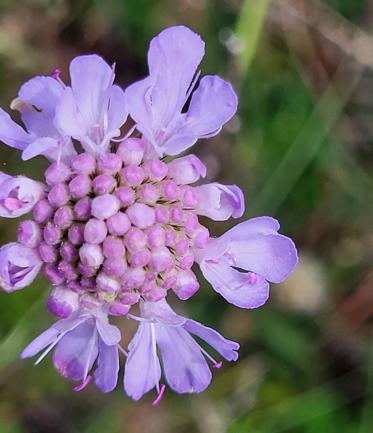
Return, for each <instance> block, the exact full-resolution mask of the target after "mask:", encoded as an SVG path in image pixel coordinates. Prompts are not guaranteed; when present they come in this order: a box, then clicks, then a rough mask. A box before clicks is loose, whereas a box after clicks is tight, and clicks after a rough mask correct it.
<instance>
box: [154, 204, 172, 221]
mask: <svg viewBox="0 0 373 433" xmlns="http://www.w3.org/2000/svg"><path fill="white" fill-rule="evenodd" d="M155 219H156V221H157V223H160V224H167V223H168V222H169V220H170V212H169V209H168V208H167V207H166V206H163V205H160V206H157V207H156V208H155Z"/></svg>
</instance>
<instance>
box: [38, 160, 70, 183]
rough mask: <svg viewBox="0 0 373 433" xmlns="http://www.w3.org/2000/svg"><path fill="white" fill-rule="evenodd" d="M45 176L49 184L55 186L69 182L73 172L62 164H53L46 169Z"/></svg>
mask: <svg viewBox="0 0 373 433" xmlns="http://www.w3.org/2000/svg"><path fill="white" fill-rule="evenodd" d="M44 175H45V180H46V182H47V184H48V185H50V186H53V185H57V184H58V183H63V182H65V181H66V180H68V179H69V177H70V175H71V171H70V169H69V167H67V166H66V165H65V164H63V163H62V162H52V164H51V165H50V166H49V167H48V168H47V169H46V171H45V174H44Z"/></svg>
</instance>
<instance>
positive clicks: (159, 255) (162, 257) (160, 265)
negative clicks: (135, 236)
mask: <svg viewBox="0 0 373 433" xmlns="http://www.w3.org/2000/svg"><path fill="white" fill-rule="evenodd" d="M173 264H174V260H173V258H172V254H171V253H170V251H169V249H168V248H166V247H159V248H155V249H154V250H153V251H152V257H151V259H150V263H149V267H150V269H151V270H152V271H155V272H164V271H166V270H168V269H170V268H171V267H172V266H173Z"/></svg>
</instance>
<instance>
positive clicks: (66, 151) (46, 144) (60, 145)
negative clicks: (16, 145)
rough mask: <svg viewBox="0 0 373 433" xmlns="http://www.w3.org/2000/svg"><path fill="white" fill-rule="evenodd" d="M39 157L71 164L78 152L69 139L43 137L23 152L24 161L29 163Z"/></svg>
mask: <svg viewBox="0 0 373 433" xmlns="http://www.w3.org/2000/svg"><path fill="white" fill-rule="evenodd" d="M38 155H43V156H45V157H46V158H47V159H49V161H66V162H69V161H70V160H71V159H72V158H73V157H74V156H75V155H76V150H75V148H74V145H73V143H72V141H71V140H70V138H69V137H64V138H60V139H59V140H55V139H54V138H50V137H41V138H38V139H36V140H35V141H33V142H32V143H31V144H29V145H28V146H27V147H26V149H25V150H24V151H23V152H22V159H23V160H24V161H28V160H29V159H31V158H34V157H35V156H38Z"/></svg>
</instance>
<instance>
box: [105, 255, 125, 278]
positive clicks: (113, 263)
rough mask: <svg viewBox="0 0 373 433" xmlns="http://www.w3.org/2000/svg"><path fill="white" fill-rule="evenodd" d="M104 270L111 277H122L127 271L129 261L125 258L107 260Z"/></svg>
mask: <svg viewBox="0 0 373 433" xmlns="http://www.w3.org/2000/svg"><path fill="white" fill-rule="evenodd" d="M104 270H105V273H106V274H107V275H110V276H111V277H121V276H123V275H124V274H125V272H126V270H127V261H126V259H125V258H124V257H120V258H116V259H106V260H105V261H104Z"/></svg>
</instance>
